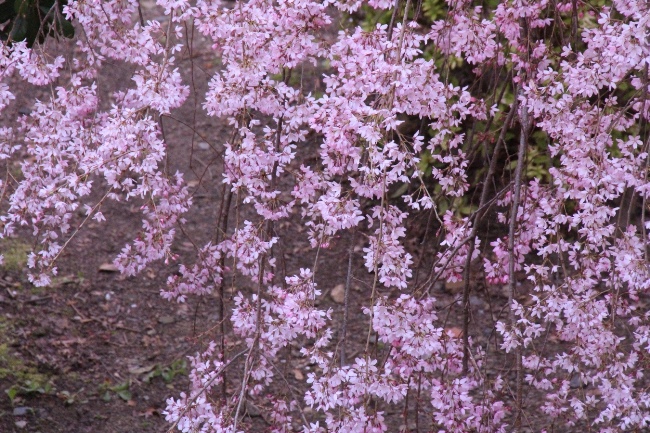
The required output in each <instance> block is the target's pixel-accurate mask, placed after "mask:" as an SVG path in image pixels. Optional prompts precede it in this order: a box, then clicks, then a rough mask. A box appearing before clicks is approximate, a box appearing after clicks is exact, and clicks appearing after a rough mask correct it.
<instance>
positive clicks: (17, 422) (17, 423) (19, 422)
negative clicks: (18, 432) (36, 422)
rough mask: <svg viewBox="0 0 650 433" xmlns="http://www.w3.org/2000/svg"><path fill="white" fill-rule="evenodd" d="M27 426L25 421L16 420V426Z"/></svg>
mask: <svg viewBox="0 0 650 433" xmlns="http://www.w3.org/2000/svg"><path fill="white" fill-rule="evenodd" d="M26 426H27V421H16V427H18V428H21V429H22V428H25V427H26Z"/></svg>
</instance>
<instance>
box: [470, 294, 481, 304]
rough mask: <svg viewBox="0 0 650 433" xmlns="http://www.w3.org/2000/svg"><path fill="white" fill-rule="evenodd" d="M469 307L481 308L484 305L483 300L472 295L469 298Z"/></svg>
mask: <svg viewBox="0 0 650 433" xmlns="http://www.w3.org/2000/svg"><path fill="white" fill-rule="evenodd" d="M469 305H471V306H472V307H480V306H482V305H483V300H482V299H481V298H479V297H478V296H474V295H472V296H470V297H469Z"/></svg>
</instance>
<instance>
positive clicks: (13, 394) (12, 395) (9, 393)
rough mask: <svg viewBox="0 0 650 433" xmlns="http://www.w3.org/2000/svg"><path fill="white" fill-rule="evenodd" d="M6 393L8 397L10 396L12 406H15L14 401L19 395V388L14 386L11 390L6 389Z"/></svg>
mask: <svg viewBox="0 0 650 433" xmlns="http://www.w3.org/2000/svg"><path fill="white" fill-rule="evenodd" d="M5 392H6V393H7V396H9V400H10V401H11V404H14V400H15V399H16V396H17V395H18V388H17V387H16V386H15V385H14V386H12V387H11V388H9V389H5Z"/></svg>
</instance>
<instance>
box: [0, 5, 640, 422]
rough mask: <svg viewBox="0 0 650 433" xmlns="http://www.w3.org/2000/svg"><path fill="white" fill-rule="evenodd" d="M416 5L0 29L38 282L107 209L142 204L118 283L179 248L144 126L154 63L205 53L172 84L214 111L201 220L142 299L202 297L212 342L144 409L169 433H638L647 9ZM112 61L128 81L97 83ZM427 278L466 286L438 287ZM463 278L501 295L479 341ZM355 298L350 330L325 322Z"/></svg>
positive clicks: (166, 9)
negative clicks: (341, 244)
mask: <svg viewBox="0 0 650 433" xmlns="http://www.w3.org/2000/svg"><path fill="white" fill-rule="evenodd" d="M421 3H422V2H413V1H411V0H406V1H388V0H370V1H368V2H364V1H361V0H355V1H352V0H327V1H325V2H323V1H316V0H291V1H289V0H274V1H271V0H247V1H244V0H238V1H236V2H229V1H222V0H197V1H191V2H190V1H188V0H157V2H156V7H157V8H158V11H159V13H160V14H163V15H164V19H156V20H151V21H145V20H144V18H143V14H142V10H141V6H140V4H139V2H138V0H71V1H69V4H68V5H67V6H66V7H65V8H64V13H65V14H66V17H67V18H68V19H69V20H70V21H71V22H74V24H75V26H77V27H78V28H79V30H80V31H79V32H77V35H78V36H77V39H76V40H75V41H74V46H72V45H71V46H69V47H67V48H66V47H61V46H58V45H56V44H55V42H54V41H49V42H48V43H46V44H45V45H44V46H36V47H33V48H28V47H27V46H26V44H25V43H24V42H12V43H5V44H4V45H3V46H2V49H1V52H0V81H1V82H0V110H6V112H10V111H9V110H10V109H11V108H12V107H13V104H15V103H16V102H15V100H16V96H17V95H16V94H17V91H18V90H17V89H18V88H19V86H34V87H40V88H42V89H46V90H48V91H47V92H45V94H47V96H46V97H44V98H42V100H38V101H35V102H34V109H33V111H32V112H31V113H30V114H28V115H24V116H21V117H18V118H17V119H15V121H14V122H12V123H10V124H7V126H5V127H3V128H1V129H0V160H2V161H3V163H5V164H6V165H7V173H8V175H7V176H6V179H5V180H3V181H1V182H0V188H1V189H2V191H3V194H2V196H1V197H2V199H3V202H2V205H3V213H2V216H0V221H1V223H2V230H1V231H0V236H2V237H10V236H15V235H16V234H20V233H22V231H21V230H20V229H21V228H22V227H26V228H28V229H29V231H30V232H31V235H32V236H33V237H34V239H35V245H36V247H35V249H34V251H33V252H31V254H30V256H29V259H28V266H29V268H30V270H29V272H30V273H29V278H30V281H32V282H33V283H34V284H36V285H41V286H47V285H48V284H50V282H51V277H52V275H56V272H57V268H56V261H57V259H58V258H59V256H60V255H61V253H62V251H64V249H65V247H66V246H67V245H68V243H69V242H71V241H72V239H73V238H74V237H75V235H76V234H77V233H78V232H79V230H82V229H84V225H85V224H86V222H87V221H88V220H89V219H93V220H95V221H96V222H98V223H102V222H104V221H105V220H106V218H105V216H104V215H103V213H102V207H103V205H104V204H105V202H106V201H107V200H112V201H116V202H124V204H125V205H126V206H132V207H135V208H136V209H139V211H140V212H141V214H142V225H141V230H140V231H139V233H138V234H137V235H136V236H135V238H134V239H133V240H132V241H131V242H130V243H128V244H127V245H126V246H125V247H124V248H123V250H122V252H121V253H120V254H119V255H118V256H117V257H116V259H115V264H116V265H117V266H118V267H119V269H120V270H121V271H122V272H123V273H125V274H127V275H135V274H137V273H139V272H141V271H142V270H144V269H145V268H146V267H147V266H148V265H149V264H150V263H151V262H153V261H158V260H163V261H164V262H165V263H168V264H171V263H176V262H177V261H178V260H179V256H178V253H177V252H176V249H175V245H176V244H175V242H176V239H177V237H178V236H177V232H178V226H179V225H181V224H183V222H184V221H185V219H184V218H185V215H186V214H187V213H188V212H192V211H193V207H192V199H191V196H190V193H189V190H188V188H187V186H186V184H185V181H184V176H183V174H181V173H175V174H170V173H168V171H167V166H166V162H165V160H166V158H167V156H168V154H169V151H168V143H167V142H166V141H165V139H164V134H163V131H162V130H161V125H162V123H161V119H162V118H163V117H164V116H168V115H170V114H171V113H173V112H174V110H175V109H177V108H179V107H181V106H182V105H183V104H184V103H185V102H186V100H187V99H188V97H189V96H190V88H191V86H190V85H189V83H188V79H187V78H186V77H185V75H184V73H183V72H182V70H181V68H180V61H179V59H178V58H177V57H180V56H181V53H183V52H184V50H187V52H190V53H191V52H192V49H193V48H194V47H193V46H191V44H193V43H194V44H202V49H204V50H206V51H207V52H208V53H209V55H210V56H213V57H214V58H215V59H218V65H219V67H218V68H217V69H216V71H214V73H213V74H212V75H211V76H210V78H209V81H208V83H207V91H206V92H205V94H202V95H194V96H195V97H197V98H198V100H200V101H201V108H202V109H203V110H204V111H205V113H206V114H207V115H208V116H211V117H213V118H214V119H215V121H216V119H219V121H221V122H223V124H225V125H226V124H227V125H229V127H230V131H229V132H230V133H229V134H228V135H227V136H223V137H217V138H216V140H217V141H219V143H218V144H219V146H220V148H221V149H223V152H221V153H220V158H219V167H218V171H219V173H220V176H221V180H222V182H223V184H224V189H223V191H224V192H225V195H224V196H223V197H220V198H219V200H220V203H216V204H215V209H216V208H218V209H220V210H219V212H218V215H219V218H218V221H217V225H218V227H217V229H216V231H217V232H218V233H219V235H218V236H217V237H216V239H215V238H214V237H212V238H208V236H206V238H205V239H202V240H201V243H199V244H198V245H199V246H197V248H196V257H195V259H194V260H193V261H192V263H179V268H178V269H179V271H178V272H177V273H176V274H175V275H172V276H170V277H169V279H168V284H167V286H166V287H165V288H162V289H161V293H162V296H163V297H164V298H166V299H169V300H175V301H177V302H186V301H187V300H188V299H190V298H191V297H193V296H212V297H214V298H215V299H218V303H219V305H220V308H221V310H220V312H219V321H220V324H219V326H220V331H219V332H220V333H221V335H219V336H218V337H216V338H214V339H212V340H211V341H209V342H208V343H205V344H204V346H203V349H201V350H200V351H199V352H197V353H196V355H194V356H192V357H191V358H190V361H191V373H190V389H189V390H188V391H187V392H185V393H182V394H180V396H178V397H171V398H169V400H167V408H166V411H165V416H166V419H167V420H168V421H169V422H170V423H171V424H172V426H173V427H174V428H178V429H179V430H180V431H183V432H194V431H202V432H232V433H236V432H242V431H254V429H255V428H259V426H254V423H255V422H256V421H254V420H252V419H251V417H246V416H245V414H246V413H247V412H248V411H249V410H250V409H249V408H250V407H253V406H254V407H257V408H258V409H259V410H260V412H261V413H262V417H261V418H262V420H263V422H264V423H265V424H266V427H267V428H268V430H269V431H273V432H286V431H292V430H298V431H303V432H314V433H316V432H325V431H336V432H350V433H361V432H384V431H398V430H400V429H401V430H402V431H405V430H407V429H410V428H411V427H410V425H411V423H412V422H413V421H414V422H415V425H416V427H415V428H416V429H422V430H425V429H426V430H427V431H445V432H457V433H466V432H505V431H512V429H514V430H516V431H519V430H520V429H522V428H523V427H528V428H529V429H532V430H534V431H554V429H556V430H557V428H558V426H560V427H561V428H564V427H566V426H570V427H571V428H577V427H572V426H579V425H583V426H584V425H592V426H594V428H595V429H598V430H600V431H603V432H614V431H632V430H643V429H647V428H650V392H648V389H649V384H650V381H649V379H650V378H648V376H647V372H646V371H645V370H646V369H647V366H648V359H650V353H649V351H650V325H649V323H648V321H649V320H650V312H648V311H647V309H648V307H647V299H648V296H649V293H648V291H649V290H650V261H649V260H648V258H649V257H648V254H649V251H648V241H649V240H650V239H649V237H648V230H650V218H648V217H647V215H646V214H647V212H648V199H649V198H650V182H649V181H648V167H649V158H648V147H649V144H648V142H649V137H650V98H648V95H649V93H650V73H649V69H650V6H649V5H648V3H647V2H645V1H641V0H613V1H611V2H605V5H604V6H603V5H602V3H603V2H588V1H587V2H580V3H578V2H575V1H574V2H564V3H554V2H549V1H546V0H503V1H499V2H497V3H498V4H496V5H494V4H493V3H490V5H486V4H484V2H476V1H471V0H447V1H446V2H443V1H439V2H428V3H435V6H436V7H438V8H439V9H440V10H441V11H443V13H442V18H439V19H435V20H433V19H430V18H427V16H426V15H423V7H422V5H421ZM429 6H430V5H429ZM424 9H425V10H426V8H424ZM363 13H365V14H367V15H369V17H370V18H368V20H367V21H366V22H365V24H366V25H363V26H362V25H358V24H357V23H355V22H354V21H352V20H349V19H348V18H349V16H350V14H352V16H357V15H359V14H363ZM386 16H387V17H388V19H389V21H388V22H387V23H385V24H384V23H382V22H381V21H378V17H379V18H381V17H386ZM375 21H378V22H375ZM368 22H372V23H373V24H372V25H368ZM190 27H191V28H193V29H194V28H195V29H196V31H197V33H198V35H197V37H196V40H195V39H193V38H192V39H190V38H188V37H186V35H187V29H188V28H190ZM48 44H49V45H48ZM64 48H65V49H66V50H67V51H66V55H54V54H53V53H58V52H59V51H58V50H63V49H64ZM116 62H117V63H120V64H123V65H126V66H127V69H128V70H130V71H132V72H131V76H130V81H129V82H128V83H124V86H123V87H120V88H116V89H111V91H110V92H109V94H108V95H104V93H102V92H100V90H98V85H97V80H98V76H99V73H100V72H101V71H102V69H103V68H105V67H109V66H110V64H111V63H116ZM314 76H315V77H316V78H314ZM314 81H315V82H314ZM120 84H123V83H120ZM413 124H416V125H417V126H416V128H413V127H412V125H413ZM540 154H542V155H543V157H544V158H543V160H541V161H542V162H540V158H539V157H537V159H536V155H537V156H539V155H540ZM12 164H19V167H20V173H21V174H20V175H19V176H15V175H13V174H11V167H12ZM539 165H542V166H543V170H544V174H545V175H544V176H538V175H536V174H535V173H538V172H539V170H537V171H535V170H534V169H535V168H536V167H538V166H539ZM396 192H397V193H396ZM479 197H480V199H479ZM231 204H234V206H231ZM231 207H236V211H232V210H231ZM231 212H232V213H235V212H236V215H237V218H230V219H229V218H228V216H229V215H230V213H231ZM422 215H424V216H425V218H423V219H424V220H428V221H429V222H427V224H430V225H431V227H435V229H433V230H429V227H427V228H426V234H425V235H424V239H423V241H422V244H421V245H422V247H423V248H424V251H423V252H422V251H420V253H419V254H418V253H417V252H416V251H414V250H413V248H412V247H409V246H408V245H407V244H406V242H405V241H406V240H408V238H409V234H408V233H407V228H406V227H407V224H408V222H409V221H413V219H415V218H417V217H420V216H422ZM420 220H422V218H420ZM296 222H298V223H299V224H300V225H301V226H302V228H303V229H304V230H302V231H301V233H303V234H304V237H305V239H304V240H305V244H308V245H309V248H310V252H309V253H308V255H306V256H305V257H308V259H309V260H312V263H311V264H310V263H308V262H307V261H305V263H304V266H303V267H302V268H299V269H293V270H291V269H288V270H287V269H284V267H283V266H280V264H279V262H280V260H278V259H279V258H280V253H279V252H278V250H280V248H279V247H281V246H284V245H285V243H286V239H284V238H283V237H282V235H281V233H282V230H279V229H278V227H280V226H281V224H282V223H288V224H294V223H296ZM488 222H489V224H488ZM486 226H489V227H488V228H486ZM430 231H431V232H433V233H434V234H435V236H429V232H430ZM427 236H428V237H427ZM432 237H435V240H432ZM337 238H344V239H353V240H354V239H362V240H363V246H362V247H361V248H354V247H355V246H354V245H352V246H351V247H350V249H349V251H348V252H347V254H348V255H349V257H350V258H349V261H350V264H351V269H352V263H353V262H354V261H355V260H358V261H359V262H360V263H363V265H364V266H363V268H361V269H363V271H359V272H358V273H360V272H364V273H367V275H364V276H360V275H357V277H358V278H359V279H360V280H364V281H365V285H364V290H363V291H362V292H361V293H362V294H361V295H355V296H354V298H355V301H351V300H350V296H349V295H350V293H349V290H350V278H349V277H350V275H348V280H347V283H346V284H345V290H346V295H345V301H344V305H342V306H340V308H339V307H336V308H333V307H332V308H330V307H329V306H328V304H327V303H326V302H323V298H324V297H323V292H325V291H327V290H329V289H330V288H329V287H323V285H322V284H319V279H320V274H321V273H322V272H323V270H322V269H321V268H320V267H319V265H320V263H321V262H320V261H319V259H320V257H321V255H320V252H321V249H326V248H332V245H333V244H334V242H333V240H334V239H337ZM416 254H418V258H417V259H416ZM423 264H427V265H429V275H428V277H427V278H425V279H424V280H426V281H425V282H424V283H422V280H423V279H420V280H419V281H418V277H417V276H416V275H418V272H420V271H422V272H425V271H423V270H422V269H417V267H418V266H422V267H423V266H424V265H423ZM309 266H311V267H309ZM348 272H351V271H348ZM366 277H367V278H366ZM235 281H236V282H237V284H236V285H235V283H234V282H235ZM436 282H443V283H444V284H452V283H461V285H462V286H464V287H463V290H462V291H463V293H462V294H461V295H460V296H457V297H456V298H455V299H454V300H453V302H452V305H451V306H450V305H442V304H441V303H440V302H439V301H436V299H434V298H433V296H432V293H431V290H432V288H434V287H437V285H436V284H435V283H436ZM479 286H481V287H482V288H483V289H484V290H483V291H482V292H481V293H483V295H485V294H486V293H489V292H494V291H499V290H501V291H503V290H505V291H506V292H507V294H506V296H505V298H507V301H505V300H504V301H503V302H502V303H501V305H500V307H499V308H501V311H502V313H503V314H500V315H498V314H499V313H498V312H495V315H494V317H493V318H492V319H493V322H492V323H491V325H490V326H491V328H490V326H488V328H489V329H487V331H488V333H485V332H484V331H485V326H483V325H481V324H479V325H476V324H474V323H472V320H474V319H472V317H474V316H475V315H476V316H478V312H477V311H474V310H473V309H472V308H473V307H472V305H471V302H470V293H471V292H472V291H475V292H476V293H475V295H476V296H478V295H479V291H478V288H479ZM226 288H228V289H231V290H226ZM359 297H361V300H359ZM495 302H498V301H495ZM359 313H361V316H362V317H363V321H364V322H363V324H362V325H361V326H362V327H363V329H365V331H364V335H361V336H359V335H351V333H349V332H348V333H346V326H349V325H350V321H351V320H352V319H349V320H348V318H352V317H354V318H356V319H355V320H357V321H358V320H359V319H358V317H360V316H359ZM454 315H460V316H462V317H461V319H458V320H456V319H455V318H454ZM450 316H451V317H452V319H449V317H450ZM338 317H344V320H343V321H342V323H338V320H337V318H338ZM455 320H456V321H455ZM450 321H451V322H453V323H452V324H458V323H461V322H462V326H463V329H462V330H461V332H458V329H459V328H455V327H452V326H451V325H452V324H450V323H449V322H450ZM354 326H355V327H356V328H358V327H359V326H360V325H359V323H355V324H354ZM226 334H227V335H226ZM488 334H489V336H487V337H486V335H488ZM486 339H487V342H486V341H485V340H486ZM346 350H347V353H348V354H350V353H354V354H355V355H354V356H350V358H351V359H346V357H345V353H346ZM504 360H505V361H504ZM288 362H295V363H297V365H302V366H308V367H309V372H308V373H307V374H306V380H305V381H302V382H298V383H297V385H296V383H295V382H293V383H289V382H290V381H293V378H292V377H287V374H286V368H285V367H284V366H283V365H282V364H284V363H288ZM504 362H505V363H506V365H507V367H508V368H507V369H506V370H507V371H503V372H500V373H499V374H493V373H494V372H495V369H494V366H495V364H496V363H499V364H500V366H502V365H503V363H504ZM510 367H511V368H510ZM296 380H298V379H297V378H296ZM307 409H308V410H307ZM396 413H397V414H398V415H395V414H396ZM260 422H262V421H260ZM420 423H422V425H420Z"/></svg>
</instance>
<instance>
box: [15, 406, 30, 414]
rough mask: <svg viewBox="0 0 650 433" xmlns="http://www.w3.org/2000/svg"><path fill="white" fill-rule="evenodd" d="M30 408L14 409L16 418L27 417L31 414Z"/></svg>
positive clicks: (20, 407)
mask: <svg viewBox="0 0 650 433" xmlns="http://www.w3.org/2000/svg"><path fill="white" fill-rule="evenodd" d="M29 410H30V408H28V407H25V406H19V407H15V408H14V416H25V415H27V413H29Z"/></svg>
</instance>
